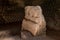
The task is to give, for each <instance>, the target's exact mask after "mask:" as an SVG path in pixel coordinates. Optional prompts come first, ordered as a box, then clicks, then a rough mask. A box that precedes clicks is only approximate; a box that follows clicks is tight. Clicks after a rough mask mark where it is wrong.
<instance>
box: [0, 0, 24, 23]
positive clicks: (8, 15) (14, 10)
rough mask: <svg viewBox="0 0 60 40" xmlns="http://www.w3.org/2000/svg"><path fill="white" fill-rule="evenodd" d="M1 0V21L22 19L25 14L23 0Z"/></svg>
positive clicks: (8, 21)
mask: <svg viewBox="0 0 60 40" xmlns="http://www.w3.org/2000/svg"><path fill="white" fill-rule="evenodd" d="M20 1H21V2H22V3H21V2H20ZM20 1H19V0H18V1H16V0H5V1H4V0H1V1H0V2H1V6H0V8H1V9H0V23H10V22H16V21H22V18H23V15H24V9H23V7H24V6H23V5H24V2H23V0H20ZM19 4H20V5H19Z"/></svg>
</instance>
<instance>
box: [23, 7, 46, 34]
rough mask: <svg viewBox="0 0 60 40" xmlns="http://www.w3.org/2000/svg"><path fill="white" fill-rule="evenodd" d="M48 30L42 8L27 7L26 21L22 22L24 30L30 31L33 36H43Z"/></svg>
mask: <svg viewBox="0 0 60 40" xmlns="http://www.w3.org/2000/svg"><path fill="white" fill-rule="evenodd" d="M45 28H46V21H45V19H44V16H43V14H42V9H41V7H40V6H27V7H25V19H23V22H22V29H24V30H27V31H30V32H31V33H32V34H33V35H36V34H37V35H38V34H41V32H42V30H44V29H45Z"/></svg>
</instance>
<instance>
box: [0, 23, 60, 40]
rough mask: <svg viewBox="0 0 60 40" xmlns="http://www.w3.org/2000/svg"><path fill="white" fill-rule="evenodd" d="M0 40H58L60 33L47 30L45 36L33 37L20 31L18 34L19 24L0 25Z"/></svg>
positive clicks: (59, 39)
mask: <svg viewBox="0 0 60 40" xmlns="http://www.w3.org/2000/svg"><path fill="white" fill-rule="evenodd" d="M20 36H21V38H20ZM0 40H60V31H55V30H52V29H48V31H47V33H46V34H44V35H41V36H35V37H34V36H32V35H31V34H30V33H29V32H26V31H22V32H21V34H20V24H19V22H16V23H10V24H4V25H2V24H1V25H0Z"/></svg>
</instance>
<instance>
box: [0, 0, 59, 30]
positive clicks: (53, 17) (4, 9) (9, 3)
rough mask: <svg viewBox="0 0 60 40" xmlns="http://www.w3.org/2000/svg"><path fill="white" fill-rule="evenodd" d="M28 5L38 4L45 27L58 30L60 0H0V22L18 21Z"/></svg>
mask: <svg viewBox="0 0 60 40" xmlns="http://www.w3.org/2000/svg"><path fill="white" fill-rule="evenodd" d="M29 5H31V6H36V5H40V6H41V7H42V10H43V15H44V16H45V19H46V22H47V27H48V28H52V29H56V30H60V0H0V23H4V22H5V23H9V22H16V21H20V20H21V19H23V18H24V7H25V6H29ZM21 21H22V20H21Z"/></svg>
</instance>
